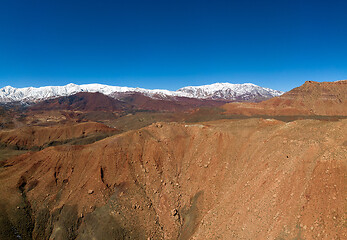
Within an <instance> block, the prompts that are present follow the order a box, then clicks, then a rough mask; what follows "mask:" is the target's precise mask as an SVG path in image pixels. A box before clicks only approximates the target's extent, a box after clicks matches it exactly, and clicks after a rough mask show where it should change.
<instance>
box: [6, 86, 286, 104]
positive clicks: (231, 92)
mask: <svg viewBox="0 0 347 240" xmlns="http://www.w3.org/2000/svg"><path fill="white" fill-rule="evenodd" d="M78 92H100V93H103V94H105V95H112V96H116V94H115V93H135V92H136V93H142V94H144V95H146V96H149V97H152V98H166V97H168V96H169V97H189V98H200V99H222V100H251V101H252V100H264V99H267V98H271V97H275V96H279V95H281V94H283V92H281V91H276V90H272V89H269V88H262V87H259V86H257V85H254V84H252V83H244V84H231V83H214V84H210V85H203V86H188V87H184V88H180V89H178V90H177V91H169V90H165V89H153V90H149V89H143V88H131V87H118V86H109V85H103V84H98V83H94V84H82V85H76V84H74V83H69V84H67V85H65V86H45V87H38V88H35V87H26V88H14V87H11V86H6V87H3V88H1V89H0V102H16V101H19V102H36V101H40V100H46V99H50V98H55V97H60V96H69V95H72V94H75V93H78Z"/></svg>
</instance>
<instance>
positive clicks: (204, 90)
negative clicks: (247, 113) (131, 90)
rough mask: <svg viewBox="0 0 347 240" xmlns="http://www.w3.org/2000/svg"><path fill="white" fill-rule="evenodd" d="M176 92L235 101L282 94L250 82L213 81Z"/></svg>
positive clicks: (193, 96)
mask: <svg viewBox="0 0 347 240" xmlns="http://www.w3.org/2000/svg"><path fill="white" fill-rule="evenodd" d="M177 92H184V93H187V94H189V95H190V97H192V98H204V99H224V100H236V101H249V100H257V99H258V100H264V99H269V98H272V97H276V96H280V95H282V94H283V92H281V91H278V90H273V89H270V88H263V87H259V86H257V85H254V84H252V83H244V84H231V83H214V84H210V85H203V86H197V87H191V86H190V87H184V88H180V89H178V90H177Z"/></svg>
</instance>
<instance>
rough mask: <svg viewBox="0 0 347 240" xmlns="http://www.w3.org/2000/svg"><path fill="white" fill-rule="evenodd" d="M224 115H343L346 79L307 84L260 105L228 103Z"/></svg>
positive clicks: (346, 110)
mask: <svg viewBox="0 0 347 240" xmlns="http://www.w3.org/2000/svg"><path fill="white" fill-rule="evenodd" d="M223 108H224V109H225V110H226V111H227V113H228V114H240V115H328V116H347V80H343V81H337V82H314V81H307V82H305V84H303V85H302V86H300V87H297V88H294V89H293V90H291V91H289V92H286V93H284V94H283V95H281V96H279V97H275V98H272V99H269V100H267V101H264V102H261V103H256V104H254V103H228V104H226V105H224V106H223Z"/></svg>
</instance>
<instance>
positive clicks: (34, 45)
mask: <svg viewBox="0 0 347 240" xmlns="http://www.w3.org/2000/svg"><path fill="white" fill-rule="evenodd" d="M346 13H347V1H346V0H341V1H335V0H330V1H320V0H316V1H311V0H306V1H305V0H302V1H298V0H273V1H267V0H262V1H261V0H253V1H250V0H239V1H232V0H225V1H221V0H219V1H218V0H210V1H205V0H196V1H189V0H182V1H180V0H177V1H174V0H157V1H154V0H124V1H121V0H118V1H117V0H113V1H112V0H110V1H101V0H94V1H89V0H80V1H77V0H75V1H74V0H69V1H65V0H57V1H48V0H41V1H35V0H31V1H28V0H22V1H19V0H2V1H1V2H0V87H3V86H6V85H11V86H14V87H27V86H36V87H37V86H45V85H64V84H67V83H70V82H73V83H76V84H83V83H103V84H110V85H119V86H131V87H144V88H166V89H171V90H175V89H177V88H180V87H183V86H186V85H201V84H210V83H214V82H231V83H244V82H252V83H254V84H257V85H261V86H265V87H270V88H274V89H279V90H290V89H291V88H293V87H296V86H299V85H301V84H302V83H303V82H304V81H306V80H317V81H335V80H340V79H347V17H346Z"/></svg>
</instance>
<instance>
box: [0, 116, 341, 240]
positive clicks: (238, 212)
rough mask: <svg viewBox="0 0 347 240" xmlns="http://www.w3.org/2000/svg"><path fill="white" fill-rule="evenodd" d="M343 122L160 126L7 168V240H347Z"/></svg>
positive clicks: (1, 213)
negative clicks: (346, 227)
mask: <svg viewBox="0 0 347 240" xmlns="http://www.w3.org/2000/svg"><path fill="white" fill-rule="evenodd" d="M346 131H347V120H339V121H333V122H329V121H317V120H301V121H294V122H289V123H284V122H280V121H276V120H263V119H248V120H221V121H216V122H208V123H199V124H190V125H185V124H178V123H156V124H153V125H151V126H149V127H146V128H143V129H140V130H136V131H129V132H126V133H123V134H120V135H116V136H112V137H109V138H106V139H104V140H101V141H98V142H96V143H93V144H89V145H84V146H57V147H49V148H46V149H44V150H42V151H39V152H35V153H34V152H32V153H26V154H24V155H21V156H18V157H16V158H13V159H11V160H9V161H7V162H6V164H5V166H4V167H3V168H1V169H0V191H1V194H0V208H1V209H0V238H1V239H16V236H20V238H21V239H105V240H106V239H145V240H147V239H267V238H268V239H343V238H345V233H346V232H345V226H344V224H345V219H346V213H345V203H346V199H345V197H346V196H345V173H346V170H347V169H346V161H345V160H346V158H347V138H346V136H347V132H346Z"/></svg>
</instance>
